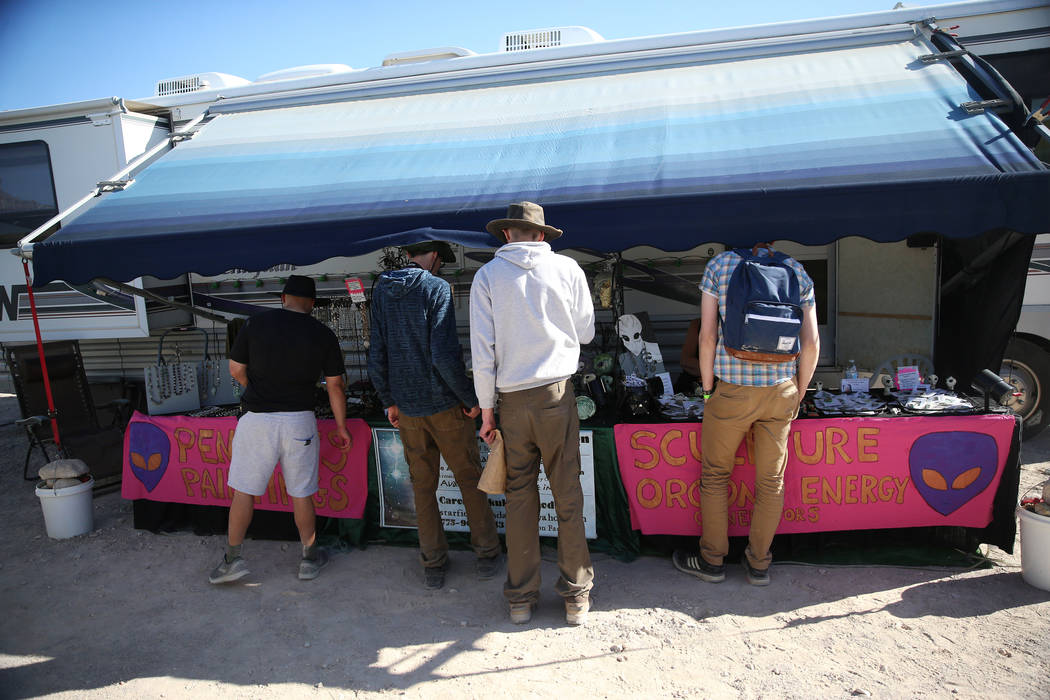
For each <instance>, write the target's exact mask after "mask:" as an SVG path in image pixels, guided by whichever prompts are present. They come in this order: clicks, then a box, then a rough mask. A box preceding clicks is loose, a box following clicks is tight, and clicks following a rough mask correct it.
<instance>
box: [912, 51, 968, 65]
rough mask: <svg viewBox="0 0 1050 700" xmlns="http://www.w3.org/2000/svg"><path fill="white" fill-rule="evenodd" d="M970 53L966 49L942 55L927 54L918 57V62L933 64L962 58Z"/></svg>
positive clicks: (946, 52) (945, 52)
mask: <svg viewBox="0 0 1050 700" xmlns="http://www.w3.org/2000/svg"><path fill="white" fill-rule="evenodd" d="M969 55H970V52H969V51H967V50H966V49H958V50H956V51H944V52H942V53H928V54H926V55H925V56H919V61H920V62H922V63H935V62H937V61H944V60H947V59H950V58H962V57H963V56H969Z"/></svg>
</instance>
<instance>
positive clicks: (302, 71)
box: [255, 63, 353, 83]
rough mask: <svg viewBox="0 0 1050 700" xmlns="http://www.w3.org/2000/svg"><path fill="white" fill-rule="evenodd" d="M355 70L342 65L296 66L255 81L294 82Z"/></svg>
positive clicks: (265, 74)
mask: <svg viewBox="0 0 1050 700" xmlns="http://www.w3.org/2000/svg"><path fill="white" fill-rule="evenodd" d="M352 70H353V68H351V67H350V66H347V65H344V64H342V63H316V64H314V65H310V66H296V67H294V68H282V69H281V70H275V71H273V72H270V73H264V74H262V75H260V76H259V77H258V78H256V79H255V82H257V83H272V82H276V81H278V80H292V79H293V78H316V77H318V76H321V75H332V74H333V73H349V72H350V71H352Z"/></svg>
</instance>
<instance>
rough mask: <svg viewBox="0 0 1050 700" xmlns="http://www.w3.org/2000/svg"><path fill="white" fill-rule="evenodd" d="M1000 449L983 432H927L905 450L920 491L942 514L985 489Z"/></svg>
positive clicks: (989, 436)
mask: <svg viewBox="0 0 1050 700" xmlns="http://www.w3.org/2000/svg"><path fill="white" fill-rule="evenodd" d="M998 463H999V451H998V448H997V446H996V444H995V438H993V437H992V436H991V435H985V434H984V433H972V432H967V431H953V432H944V433H928V434H926V435H923V436H922V437H920V438H919V439H918V440H916V441H915V442H914V443H913V444H912V446H911V450H910V452H909V453H908V464H909V466H910V468H911V478H912V482H913V483H914V484H915V487H916V488H917V489H918V490H919V494H920V495H921V496H922V497H923V500H925V501H926V502H927V503H928V504H930V507H931V508H933V509H934V510H935V511H937V512H938V513H940V514H941V515H948V514H950V513H954V512H955V511H956V510H958V509H959V508H961V507H962V506H964V505H966V504H967V503H969V502H970V500H971V499H972V498H973V497H974V496H976V495H977V494H979V493H980V492H981V491H984V489H985V488H987V486H988V484H990V483H992V479H993V478H994V477H995V470H996V466H997V465H998Z"/></svg>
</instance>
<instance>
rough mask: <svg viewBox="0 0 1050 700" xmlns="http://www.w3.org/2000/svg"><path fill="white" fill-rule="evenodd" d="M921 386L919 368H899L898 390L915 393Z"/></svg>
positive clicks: (909, 366) (910, 366)
mask: <svg viewBox="0 0 1050 700" xmlns="http://www.w3.org/2000/svg"><path fill="white" fill-rule="evenodd" d="M918 386H919V367H918V366H917V365H905V366H902V367H898V368H897V388H899V389H900V390H901V391H914V390H915V388H916V387H918Z"/></svg>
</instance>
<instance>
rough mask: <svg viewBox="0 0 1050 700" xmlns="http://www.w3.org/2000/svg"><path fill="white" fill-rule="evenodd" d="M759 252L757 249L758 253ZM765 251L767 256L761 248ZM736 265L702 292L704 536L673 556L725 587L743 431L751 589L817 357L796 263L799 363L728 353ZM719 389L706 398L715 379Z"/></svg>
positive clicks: (715, 275) (803, 279)
mask: <svg viewBox="0 0 1050 700" xmlns="http://www.w3.org/2000/svg"><path fill="white" fill-rule="evenodd" d="M759 249H760V247H759V246H756V251H757V250H759ZM766 249H767V250H771V249H770V248H768V246H766ZM740 261H741V257H740V256H739V255H737V254H736V253H734V252H733V251H726V252H724V253H720V254H719V255H716V256H715V257H714V258H712V259H711V260H710V262H708V263H707V267H706V268H705V269H704V277H703V280H702V282H701V284H700V291H701V301H700V314H701V322H700V377H701V380H702V382H703V392H704V398H705V407H704V423H703V431H702V433H701V438H700V444H701V458H702V464H703V467H702V478H701V482H700V510H701V518H702V523H703V532H702V533H701V536H700V553H699V554H698V555H697V554H688V553H684V552H681V551H676V552H675V553H674V564H675V567H677V568H678V569H679V570H681V571H684V572H685V573H688V574H691V575H693V576H696V577H698V578H700V579H702V580H704V581H708V582H711V583H719V582H721V581H724V580H725V576H726V574H725V568H726V567H725V563H724V560H725V557H726V555H727V554H728V553H729V537H728V534H727V532H728V529H729V504H728V495H727V485H728V482H729V477H730V475H731V474H732V473H733V466H734V464H735V459H736V452H737V449H738V448H739V447H740V442H741V440H743V439H744V436H745V435H747V432H748V431H749V430H753V431H754V438H755V452H754V455H755V505H754V512H753V513H752V515H751V531H750V535H749V538H748V546H747V549H746V550H745V552H744V558H743V559H742V560H741V564H742V565H743V566H744V568H745V570H746V572H747V580H748V582H749V583H751V584H753V585H755V586H765V585H768V584H769V565H770V563H771V562H772V560H773V557H772V555H771V554H770V552H769V546H770V544H771V543H772V542H773V535H774V533H775V532H776V529H777V525H778V524H779V523H780V517H781V511H782V510H783V508H784V467H785V465H786V464H787V442H788V434H789V433H790V431H791V421H792V420H793V419H794V418H795V416H797V415H798V407H799V403H800V402H801V401H802V397H803V396H805V393H806V391H805V390H806V387H807V386H809V382H810V380H811V379H812V378H813V371H814V370H815V369H816V367H817V357H818V356H819V354H820V336H819V335H818V332H817V312H816V304H815V301H814V297H813V281H812V280H811V279H810V278H809V275H807V274H806V271H805V269H803V267H802V265H800V264H799V263H798V262H797V261H796V260H793V259H791V258H788V259H787V260H786V261H785V263H786V264H787V265H788V266H789V267H790V268H791V269H792V270H794V271H795V274H796V275H797V276H798V281H799V291H800V297H801V301H802V330H801V333H800V335H799V344H800V352H799V356H798V359H797V360H791V361H788V362H778V363H773V362H749V361H747V360H741V359H738V358H735V357H733V356H732V355H730V354H729V353H727V352H726V350H725V347H724V345H723V342H722V329H721V325H720V323H719V319H720V318H724V316H725V313H726V290H727V289H728V287H729V279H730V277H732V275H733V271H734V270H735V269H736V267H737V265H738V264H740ZM716 376H717V377H718V380H719V381H718V388H717V390H715V391H714V393H713V394H712V389H713V388H714V378H715V377H716Z"/></svg>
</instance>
